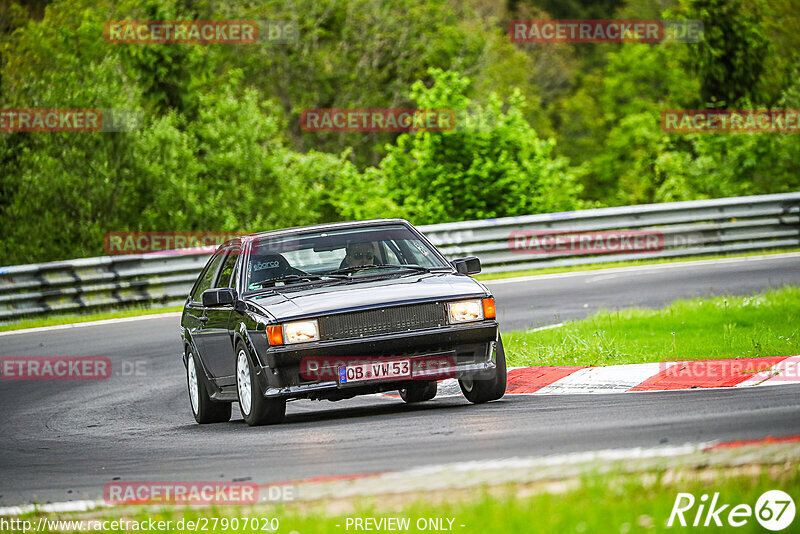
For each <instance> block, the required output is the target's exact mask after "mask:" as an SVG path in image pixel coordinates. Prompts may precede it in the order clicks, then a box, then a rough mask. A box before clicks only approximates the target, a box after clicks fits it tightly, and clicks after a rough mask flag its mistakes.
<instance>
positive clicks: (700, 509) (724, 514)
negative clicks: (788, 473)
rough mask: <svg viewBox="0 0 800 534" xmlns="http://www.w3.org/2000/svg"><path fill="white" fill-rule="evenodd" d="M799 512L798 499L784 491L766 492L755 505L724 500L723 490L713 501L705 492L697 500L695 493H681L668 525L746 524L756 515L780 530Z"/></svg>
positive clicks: (766, 526)
mask: <svg viewBox="0 0 800 534" xmlns="http://www.w3.org/2000/svg"><path fill="white" fill-rule="evenodd" d="M695 505H696V507H695ZM795 511H796V510H795V505H794V500H793V499H792V497H791V496H790V495H789V494H788V493H786V492H784V491H781V490H771V491H767V492H764V494H762V495H761V497H759V498H758V500H757V501H756V505H755V507H751V506H750V505H749V504H736V505H732V504H729V503H724V502H722V500H721V499H720V494H719V493H714V495H713V496H712V498H711V501H710V502H709V496H708V495H707V494H705V493H704V494H703V495H702V496H701V497H700V499H695V497H694V495H692V494H691V493H678V496H677V497H676V498H675V504H673V505H672V512H671V513H670V514H669V521H667V526H668V527H671V526H673V525H675V526H677V525H680V526H682V527H686V526H692V527H699V526H703V527H708V526H717V527H721V526H729V527H743V526H744V525H746V524H747V523H748V522H749V521H750V520H751V519H752V518H753V516H755V519H756V521H758V523H759V524H760V525H761V526H762V527H764V528H765V529H767V530H772V531H775V532H777V531H780V530H784V529H786V528H787V527H788V526H789V525H791V524H792V521H794V516H795Z"/></svg>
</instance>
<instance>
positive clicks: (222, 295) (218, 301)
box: [203, 287, 236, 308]
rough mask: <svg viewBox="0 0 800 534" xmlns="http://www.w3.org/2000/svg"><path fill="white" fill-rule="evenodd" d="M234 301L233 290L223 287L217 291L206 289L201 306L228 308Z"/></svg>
mask: <svg viewBox="0 0 800 534" xmlns="http://www.w3.org/2000/svg"><path fill="white" fill-rule="evenodd" d="M235 301H236V295H235V294H234V292H233V289H230V288H227V287H223V288H218V289H206V290H205V291H203V306H206V307H209V308H211V307H215V306H230V305H231V304H233V303H234V302H235Z"/></svg>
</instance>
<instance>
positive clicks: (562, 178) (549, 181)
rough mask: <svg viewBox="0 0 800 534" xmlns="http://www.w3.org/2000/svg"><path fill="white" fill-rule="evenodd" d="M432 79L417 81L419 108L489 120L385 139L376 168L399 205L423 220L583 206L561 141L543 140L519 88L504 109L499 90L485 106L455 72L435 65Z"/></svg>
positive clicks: (415, 92)
mask: <svg viewBox="0 0 800 534" xmlns="http://www.w3.org/2000/svg"><path fill="white" fill-rule="evenodd" d="M429 74H430V76H431V77H432V78H433V80H434V83H433V85H432V87H430V88H427V87H426V86H425V85H424V84H423V83H421V82H417V83H415V84H414V86H413V89H412V98H413V99H414V101H415V102H416V105H417V107H418V108H419V109H452V110H455V111H456V117H466V116H468V115H469V114H471V115H473V116H474V117H484V118H487V119H488V120H482V121H478V122H477V124H476V125H474V126H473V125H472V124H470V123H468V124H465V125H464V126H461V125H459V122H458V121H457V123H456V124H457V127H456V129H455V131H453V132H446V133H438V132H422V133H413V134H411V133H409V134H403V135H401V136H400V137H399V138H398V139H397V143H396V144H395V145H391V146H387V147H386V150H387V155H386V158H384V160H383V161H382V162H381V165H380V169H379V170H378V171H376V172H375V174H376V175H378V176H383V177H384V178H385V180H386V184H387V186H388V188H389V193H390V194H391V195H392V197H393V198H394V199H395V202H396V203H397V204H398V206H399V209H400V212H401V213H402V214H403V215H404V216H406V217H408V218H410V219H412V220H414V221H415V222H418V223H433V222H440V221H456V220H464V219H486V218H493V217H504V216H514V215H524V214H530V213H542V212H548V211H563V210H570V209H574V208H575V207H576V206H577V205H578V202H577V196H578V192H579V188H578V187H577V185H575V184H574V180H573V176H572V172H573V171H571V170H570V169H569V168H568V165H567V162H566V160H565V159H563V158H554V157H553V155H552V152H553V147H554V145H555V141H554V140H553V139H546V140H545V139H539V138H538V136H537V135H536V132H535V131H534V129H533V128H532V127H531V126H530V124H528V122H527V121H526V120H525V118H524V117H523V114H522V108H523V107H524V105H525V102H524V99H523V98H522V96H521V95H519V94H518V93H517V94H514V95H512V96H511V98H510V99H509V102H508V106H507V108H506V109H503V108H504V106H503V102H502V101H501V100H500V98H499V97H497V96H496V95H492V96H491V97H490V99H489V102H488V104H487V105H485V106H476V105H472V106H471V102H470V101H469V99H468V98H467V97H466V96H464V93H465V91H466V88H467V86H468V84H469V80H468V79H467V78H460V77H458V76H457V75H456V74H455V73H453V72H444V71H441V70H437V69H432V70H430V71H429Z"/></svg>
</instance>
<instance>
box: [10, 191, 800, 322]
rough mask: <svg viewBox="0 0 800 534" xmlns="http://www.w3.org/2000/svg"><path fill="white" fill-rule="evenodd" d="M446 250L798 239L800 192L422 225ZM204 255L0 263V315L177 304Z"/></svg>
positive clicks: (681, 247)
mask: <svg viewBox="0 0 800 534" xmlns="http://www.w3.org/2000/svg"><path fill="white" fill-rule="evenodd" d="M420 230H422V232H423V233H424V234H425V235H426V236H427V237H428V238H429V239H430V240H431V242H433V243H434V244H435V245H436V246H437V247H439V249H440V250H441V251H442V252H443V253H444V255H445V256H447V257H448V258H451V259H452V258H457V257H462V256H473V255H474V256H478V257H479V258H480V259H481V264H482V266H483V270H484V272H487V273H492V272H508V271H520V270H527V269H538V268H546V267H557V266H571V265H585V264H595V263H597V264H599V263H606V262H615V261H626V260H632V259H648V258H669V257H678V256H695V255H706V254H724V253H735V252H746V251H754V250H768V249H781V248H796V247H800V192H798V193H786V194H777V195H759V196H749V197H736V198H724V199H712V200H699V201H689V202H672V203H667V204H647V205H640V206H626V207H616V208H601V209H591V210H582V211H573V212H564V213H549V214H540V215H528V216H523V217H506V218H501V219H489V220H482V221H465V222H455V223H445V224H436V225H429V226H421V227H420ZM625 230H629V231H631V232H634V233H635V232H637V231H644V232H647V233H651V234H657V235H658V236H660V237H659V247H658V249H657V250H649V251H647V252H646V253H642V252H621V253H613V252H611V253H604V254H587V253H586V251H582V252H581V251H577V250H567V251H557V252H555V253H554V251H552V250H551V251H542V250H537V251H534V252H536V253H531V250H529V249H528V250H525V249H522V250H520V249H515V247H514V241H513V236H514V235H515V234H519V233H520V232H522V233H524V234H525V235H540V234H550V235H556V236H558V235H569V234H574V233H578V232H580V233H583V234H589V235H592V234H593V233H596V232H608V231H623V232H624V231H625ZM207 259H208V256H206V255H174V256H172V255H130V256H104V257H99V258H85V259H79V260H70V261H61V262H51V263H42V264H34V265H18V266H13V267H0V321H8V320H13V319H18V318H21V317H26V316H35V315H40V314H45V313H52V312H78V311H84V310H92V309H102V308H109V307H118V306H123V305H135V304H143V305H177V304H181V303H182V302H183V301H184V299H185V298H186V295H187V294H188V293H189V290H190V288H191V286H192V283H193V282H194V280H195V278H196V277H197V274H198V273H199V271H200V269H201V268H202V267H203V265H205V263H206V261H207Z"/></svg>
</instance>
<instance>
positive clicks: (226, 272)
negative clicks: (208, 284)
mask: <svg viewBox="0 0 800 534" xmlns="http://www.w3.org/2000/svg"><path fill="white" fill-rule="evenodd" d="M240 253H241V250H240V249H238V248H234V249H232V250H231V251H230V252H229V253H228V255H227V256H225V262H224V263H223V264H222V269H220V271H219V277H218V278H217V282H216V283H215V284H214V287H231V282H233V271H234V268H235V267H236V260H237V259H238V258H239V255H240Z"/></svg>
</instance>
